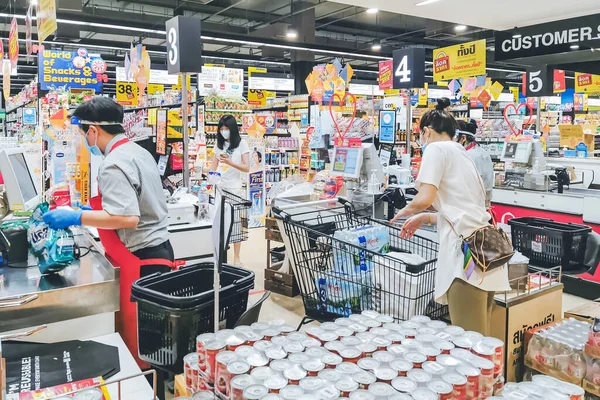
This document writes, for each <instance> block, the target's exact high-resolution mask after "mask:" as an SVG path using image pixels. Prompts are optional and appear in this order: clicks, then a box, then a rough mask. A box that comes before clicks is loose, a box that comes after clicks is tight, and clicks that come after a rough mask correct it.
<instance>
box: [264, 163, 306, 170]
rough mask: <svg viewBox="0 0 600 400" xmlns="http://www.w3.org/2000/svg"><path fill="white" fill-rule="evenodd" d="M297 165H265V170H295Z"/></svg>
mask: <svg viewBox="0 0 600 400" xmlns="http://www.w3.org/2000/svg"><path fill="white" fill-rule="evenodd" d="M297 167H298V164H282V165H265V168H280V169H281V168H297Z"/></svg>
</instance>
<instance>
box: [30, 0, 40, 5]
mask: <svg viewBox="0 0 600 400" xmlns="http://www.w3.org/2000/svg"><path fill="white" fill-rule="evenodd" d="M29 4H31V5H32V6H37V4H38V2H37V0H31V1H30V2H29Z"/></svg>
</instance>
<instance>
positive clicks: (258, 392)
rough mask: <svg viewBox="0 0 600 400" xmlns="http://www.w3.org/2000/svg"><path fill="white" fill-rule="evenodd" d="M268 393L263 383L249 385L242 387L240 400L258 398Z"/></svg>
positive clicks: (258, 399) (255, 399) (257, 399)
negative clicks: (242, 392) (242, 393)
mask: <svg viewBox="0 0 600 400" xmlns="http://www.w3.org/2000/svg"><path fill="white" fill-rule="evenodd" d="M268 393H269V389H267V388H266V387H265V386H264V385H250V386H248V387H247V388H246V389H244V395H243V396H242V400H260V399H262V398H264V397H265V396H266V395H267V394H268Z"/></svg>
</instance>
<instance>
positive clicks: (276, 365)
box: [269, 359, 294, 374]
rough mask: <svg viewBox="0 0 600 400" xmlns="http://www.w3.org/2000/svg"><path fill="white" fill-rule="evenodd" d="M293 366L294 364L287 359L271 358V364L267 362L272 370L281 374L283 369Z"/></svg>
mask: <svg viewBox="0 0 600 400" xmlns="http://www.w3.org/2000/svg"><path fill="white" fill-rule="evenodd" d="M293 366H294V364H292V362H291V361H290V360H287V359H282V360H273V361H271V364H269V367H271V369H272V370H273V371H275V372H276V373H280V374H283V371H285V370H286V369H289V368H292V367H293Z"/></svg>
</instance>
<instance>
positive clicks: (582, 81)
mask: <svg viewBox="0 0 600 400" xmlns="http://www.w3.org/2000/svg"><path fill="white" fill-rule="evenodd" d="M575 92H576V93H600V75H592V74H582V73H579V72H575Z"/></svg>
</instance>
